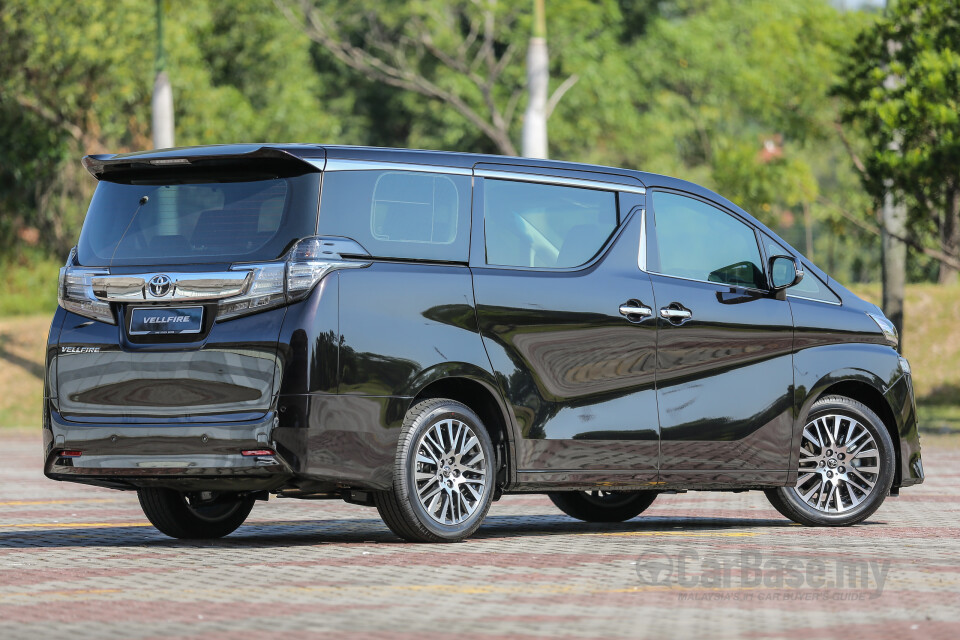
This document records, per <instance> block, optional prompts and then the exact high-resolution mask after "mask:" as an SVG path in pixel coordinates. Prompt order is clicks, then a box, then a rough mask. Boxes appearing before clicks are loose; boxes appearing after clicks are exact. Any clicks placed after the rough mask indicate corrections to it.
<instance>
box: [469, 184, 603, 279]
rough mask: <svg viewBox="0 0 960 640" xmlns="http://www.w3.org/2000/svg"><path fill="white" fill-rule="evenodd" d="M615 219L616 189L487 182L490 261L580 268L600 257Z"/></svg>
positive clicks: (485, 219)
mask: <svg viewBox="0 0 960 640" xmlns="http://www.w3.org/2000/svg"><path fill="white" fill-rule="evenodd" d="M617 223H618V219H617V196H616V193H614V192H612V191H600V190H596V189H581V188H577V187H565V186H559V185H550V184H537V183H532V182H514V181H510V180H496V179H491V178H485V179H484V180H483V224H484V235H485V238H486V251H487V264H492V265H501V266H508V267H541V268H547V269H559V268H564V267H577V266H580V265H582V264H585V263H586V262H589V261H590V260H591V259H592V258H593V257H594V256H596V255H597V253H598V252H599V251H600V249H602V248H603V245H604V244H606V242H607V240H608V239H609V238H610V236H611V235H612V234H613V232H614V230H615V229H616V228H617Z"/></svg>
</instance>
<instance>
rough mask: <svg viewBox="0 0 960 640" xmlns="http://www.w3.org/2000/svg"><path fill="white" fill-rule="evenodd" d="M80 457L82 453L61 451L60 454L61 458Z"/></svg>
mask: <svg viewBox="0 0 960 640" xmlns="http://www.w3.org/2000/svg"><path fill="white" fill-rule="evenodd" d="M82 455H83V452H82V451H61V452H60V457H61V458H79V457H80V456H82Z"/></svg>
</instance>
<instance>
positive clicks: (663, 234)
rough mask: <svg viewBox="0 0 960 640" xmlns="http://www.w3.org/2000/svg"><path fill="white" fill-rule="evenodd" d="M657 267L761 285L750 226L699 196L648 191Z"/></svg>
mask: <svg viewBox="0 0 960 640" xmlns="http://www.w3.org/2000/svg"><path fill="white" fill-rule="evenodd" d="M653 209H654V220H655V223H656V229H657V249H658V251H659V253H660V273H662V274H663V275H668V276H677V277H679V278H690V279H692V280H703V281H706V282H717V283H721V284H729V285H734V286H739V287H748V288H752V289H766V288H767V285H766V278H765V277H764V275H763V267H762V260H761V258H760V247H759V246H757V238H756V235H755V234H754V232H753V228H752V227H750V226H748V225H747V224H745V223H743V222H740V221H739V220H737V219H736V218H734V217H733V216H731V215H729V214H727V213H725V212H724V211H721V210H720V209H717V208H716V207H712V206H710V205H708V204H706V203H704V202H701V201H700V200H695V199H693V198H687V197H684V196H679V195H675V194H672V193H655V194H654V195H653Z"/></svg>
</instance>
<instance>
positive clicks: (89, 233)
mask: <svg viewBox="0 0 960 640" xmlns="http://www.w3.org/2000/svg"><path fill="white" fill-rule="evenodd" d="M318 194H319V174H317V173H308V174H305V175H302V176H297V177H292V178H277V179H272V180H251V181H243V182H190V181H188V178H184V179H183V180H182V181H175V180H169V179H168V180H167V182H166V183H165V184H119V183H115V182H105V181H104V182H100V184H99V185H97V190H96V191H95V192H94V195H93V199H92V201H91V202H90V208H89V210H88V211H87V217H86V219H85V220H84V223H83V230H82V231H81V232H80V242H79V243H78V245H77V252H78V260H79V262H80V264H82V265H90V266H109V265H145V266H149V265H171V264H196V263H205V262H206V263H215V262H251V261H260V260H273V259H275V258H278V257H280V256H281V255H282V254H283V253H284V251H285V250H286V249H287V248H288V247H289V246H290V245H291V243H293V242H294V241H296V240H298V239H300V238H303V237H305V236H310V235H313V234H314V232H315V230H316V224H317V222H316V221H317V199H318Z"/></svg>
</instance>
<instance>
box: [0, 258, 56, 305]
mask: <svg viewBox="0 0 960 640" xmlns="http://www.w3.org/2000/svg"><path fill="white" fill-rule="evenodd" d="M61 266H62V261H60V260H54V259H53V258H50V257H47V256H44V255H43V254H41V253H39V252H36V251H30V250H24V251H22V252H20V253H19V254H17V255H12V256H7V257H5V258H3V259H0V274H3V277H2V278H0V318H3V317H8V316H22V315H33V314H37V313H49V314H52V313H53V312H54V311H55V310H56V308H57V277H58V275H59V272H60V267H61Z"/></svg>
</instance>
